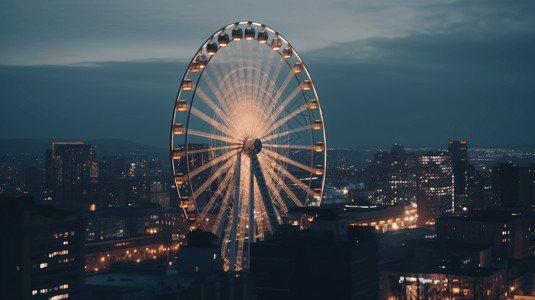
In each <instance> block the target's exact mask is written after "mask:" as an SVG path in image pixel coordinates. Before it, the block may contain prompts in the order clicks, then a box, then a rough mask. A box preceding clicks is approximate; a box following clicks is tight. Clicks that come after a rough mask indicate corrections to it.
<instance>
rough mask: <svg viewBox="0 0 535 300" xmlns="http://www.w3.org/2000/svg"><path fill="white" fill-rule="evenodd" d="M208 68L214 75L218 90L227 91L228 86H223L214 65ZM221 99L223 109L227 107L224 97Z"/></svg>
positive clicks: (223, 82) (222, 81)
mask: <svg viewBox="0 0 535 300" xmlns="http://www.w3.org/2000/svg"><path fill="white" fill-rule="evenodd" d="M208 65H209V66H210V71H212V73H213V74H214V76H215V78H216V80H217V83H218V84H217V85H218V87H219V90H223V91H225V90H227V89H228V86H227V85H226V84H225V81H224V80H223V78H222V77H221V74H219V71H218V70H217V67H216V64H208ZM221 99H222V100H223V102H222V104H223V107H226V106H228V102H227V101H226V98H225V97H221Z"/></svg>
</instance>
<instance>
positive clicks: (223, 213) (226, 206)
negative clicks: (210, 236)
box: [212, 177, 236, 236]
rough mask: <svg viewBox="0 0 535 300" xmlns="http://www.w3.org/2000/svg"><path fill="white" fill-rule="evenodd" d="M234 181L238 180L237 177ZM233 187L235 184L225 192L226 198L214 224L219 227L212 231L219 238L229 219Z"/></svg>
mask: <svg viewBox="0 0 535 300" xmlns="http://www.w3.org/2000/svg"><path fill="white" fill-rule="evenodd" d="M234 180H236V178H235V177H234ZM232 186H234V184H232V185H229V186H228V187H226V188H227V190H226V192H225V198H223V203H222V204H221V208H220V209H219V213H218V214H217V218H216V221H215V223H214V224H215V225H217V227H215V226H214V227H213V229H214V230H213V231H212V233H214V234H215V235H217V236H221V233H222V231H223V228H224V224H225V221H226V219H227V215H228V211H229V199H230V197H231V196H232V192H233V191H232V188H231V187H232Z"/></svg>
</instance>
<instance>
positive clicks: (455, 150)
mask: <svg viewBox="0 0 535 300" xmlns="http://www.w3.org/2000/svg"><path fill="white" fill-rule="evenodd" d="M448 153H449V154H450V156H451V161H461V162H463V163H464V164H465V165H467V164H468V143H467V142H466V141H450V142H448Z"/></svg>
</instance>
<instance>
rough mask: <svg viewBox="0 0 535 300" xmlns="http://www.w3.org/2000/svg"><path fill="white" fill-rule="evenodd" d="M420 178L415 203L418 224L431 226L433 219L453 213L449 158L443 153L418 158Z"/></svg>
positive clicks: (452, 179)
mask: <svg viewBox="0 0 535 300" xmlns="http://www.w3.org/2000/svg"><path fill="white" fill-rule="evenodd" d="M419 164H420V176H419V184H418V194H417V196H416V203H417V204H418V222H419V223H420V224H421V225H432V224H434V222H435V218H436V217H438V216H440V215H442V214H448V213H451V212H452V211H453V204H454V195H453V182H454V178H453V171H452V167H451V158H450V156H449V155H447V154H446V153H443V152H438V153H429V154H426V155H422V156H420V157H419Z"/></svg>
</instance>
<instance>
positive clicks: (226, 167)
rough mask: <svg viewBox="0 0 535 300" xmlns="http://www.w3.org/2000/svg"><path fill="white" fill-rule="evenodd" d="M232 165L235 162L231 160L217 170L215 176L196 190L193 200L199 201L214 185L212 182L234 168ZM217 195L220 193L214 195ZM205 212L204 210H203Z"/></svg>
mask: <svg viewBox="0 0 535 300" xmlns="http://www.w3.org/2000/svg"><path fill="white" fill-rule="evenodd" d="M232 165H233V161H232V160H230V159H229V160H228V161H227V162H226V163H225V164H223V165H222V166H221V167H219V168H218V169H217V171H215V172H214V174H212V176H210V178H208V179H207V180H206V181H205V182H204V183H203V184H202V185H201V186H200V187H199V188H198V189H196V190H195V192H194V193H193V199H197V198H198V197H199V195H201V194H202V193H203V192H204V191H205V190H206V189H207V188H208V187H209V186H210V185H211V184H212V182H214V180H216V179H217V178H219V177H221V175H223V173H225V172H226V171H228V170H229V169H230V168H231V167H232ZM229 174H230V173H229ZM227 175H228V174H227ZM216 194H218V193H217V192H216V193H215V194H214V195H216ZM215 198H217V196H216V197H214V201H215ZM209 204H210V202H209ZM212 204H213V203H212ZM207 206H208V204H207ZM203 212H204V209H203ZM201 220H202V218H201Z"/></svg>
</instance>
